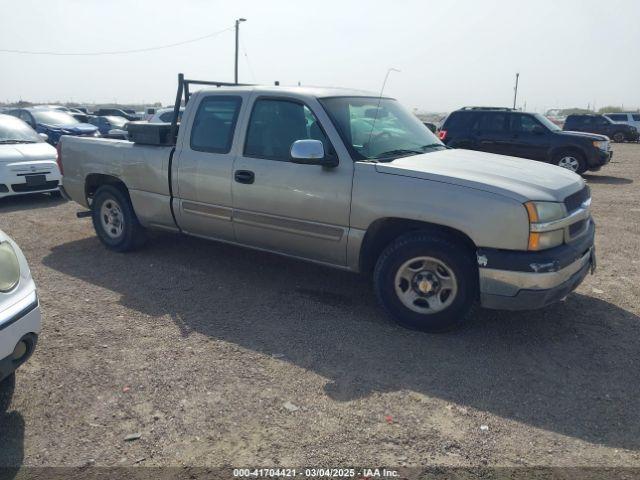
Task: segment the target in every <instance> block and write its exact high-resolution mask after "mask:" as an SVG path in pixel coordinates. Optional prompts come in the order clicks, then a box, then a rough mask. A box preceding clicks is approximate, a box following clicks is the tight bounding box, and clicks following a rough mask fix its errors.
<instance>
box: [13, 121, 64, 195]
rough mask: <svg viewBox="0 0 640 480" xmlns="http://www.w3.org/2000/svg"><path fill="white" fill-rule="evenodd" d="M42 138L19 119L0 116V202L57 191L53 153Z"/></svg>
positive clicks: (56, 170)
mask: <svg viewBox="0 0 640 480" xmlns="http://www.w3.org/2000/svg"><path fill="white" fill-rule="evenodd" d="M45 137H46V135H45V136H42V135H39V134H37V133H36V132H35V131H34V130H33V129H32V128H31V127H30V126H29V125H27V124H26V123H25V122H23V121H22V120H20V119H19V118H16V117H13V116H11V115H2V114H0V199H1V198H3V197H8V196H10V195H23V194H27V193H39V192H56V191H58V185H59V184H60V180H61V178H62V176H61V175H60V169H59V168H58V164H57V163H56V157H57V153H56V149H55V148H53V147H52V146H51V145H49V144H48V143H47V142H45V140H46V138H45Z"/></svg>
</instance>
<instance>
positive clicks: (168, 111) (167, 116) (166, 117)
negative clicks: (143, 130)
mask: <svg viewBox="0 0 640 480" xmlns="http://www.w3.org/2000/svg"><path fill="white" fill-rule="evenodd" d="M183 113H184V108H181V109H180V113H178V122H180V121H181V120H182V114H183ZM173 116H174V113H173V108H159V109H158V110H156V113H155V114H154V115H153V116H152V117H151V118H150V119H149V123H171V120H173Z"/></svg>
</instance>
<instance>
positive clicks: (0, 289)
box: [0, 230, 42, 413]
mask: <svg viewBox="0 0 640 480" xmlns="http://www.w3.org/2000/svg"><path fill="white" fill-rule="evenodd" d="M41 322H42V320H41V316H40V305H39V303H38V295H37V293H36V286H35V284H34V283H33V279H32V278H31V272H30V271H29V266H28V265H27V260H26V259H25V258H24V255H23V254H22V252H21V251H20V248H18V246H17V245H16V244H15V242H14V241H13V240H11V239H10V238H9V237H8V236H7V235H6V234H5V233H4V232H3V231H2V230H0V413H2V412H4V411H5V410H6V409H7V408H8V407H9V403H10V402H11V397H12V394H13V388H14V385H15V375H14V372H15V371H16V369H17V368H18V367H19V366H20V365H22V364H23V363H24V362H26V361H27V360H28V359H29V357H30V356H31V354H32V353H33V351H34V349H35V348H36V343H37V341H38V335H39V333H40V325H41Z"/></svg>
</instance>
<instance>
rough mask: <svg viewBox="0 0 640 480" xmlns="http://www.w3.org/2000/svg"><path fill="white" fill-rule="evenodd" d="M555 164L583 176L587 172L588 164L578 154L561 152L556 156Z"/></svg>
mask: <svg viewBox="0 0 640 480" xmlns="http://www.w3.org/2000/svg"><path fill="white" fill-rule="evenodd" d="M553 163H555V164H556V165H557V166H559V167H562V168H566V169H567V170H571V171H572V172H575V173H578V174H582V173H584V172H586V171H587V162H586V161H585V160H584V158H583V157H582V155H580V154H579V153H576V152H571V151H566V152H560V153H559V154H557V155H556V156H555V158H554V162H553Z"/></svg>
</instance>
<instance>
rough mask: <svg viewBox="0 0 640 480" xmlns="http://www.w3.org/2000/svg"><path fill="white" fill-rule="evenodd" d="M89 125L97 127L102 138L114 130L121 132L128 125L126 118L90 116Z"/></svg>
mask: <svg viewBox="0 0 640 480" xmlns="http://www.w3.org/2000/svg"><path fill="white" fill-rule="evenodd" d="M89 123H91V124H92V125H95V126H96V127H98V131H99V132H100V135H102V136H108V135H109V132H110V131H111V130H114V129H119V130H122V129H124V127H125V125H126V124H127V123H129V121H128V120H127V119H126V118H123V117H116V116H112V115H108V116H105V117H96V116H92V117H91V118H89Z"/></svg>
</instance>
